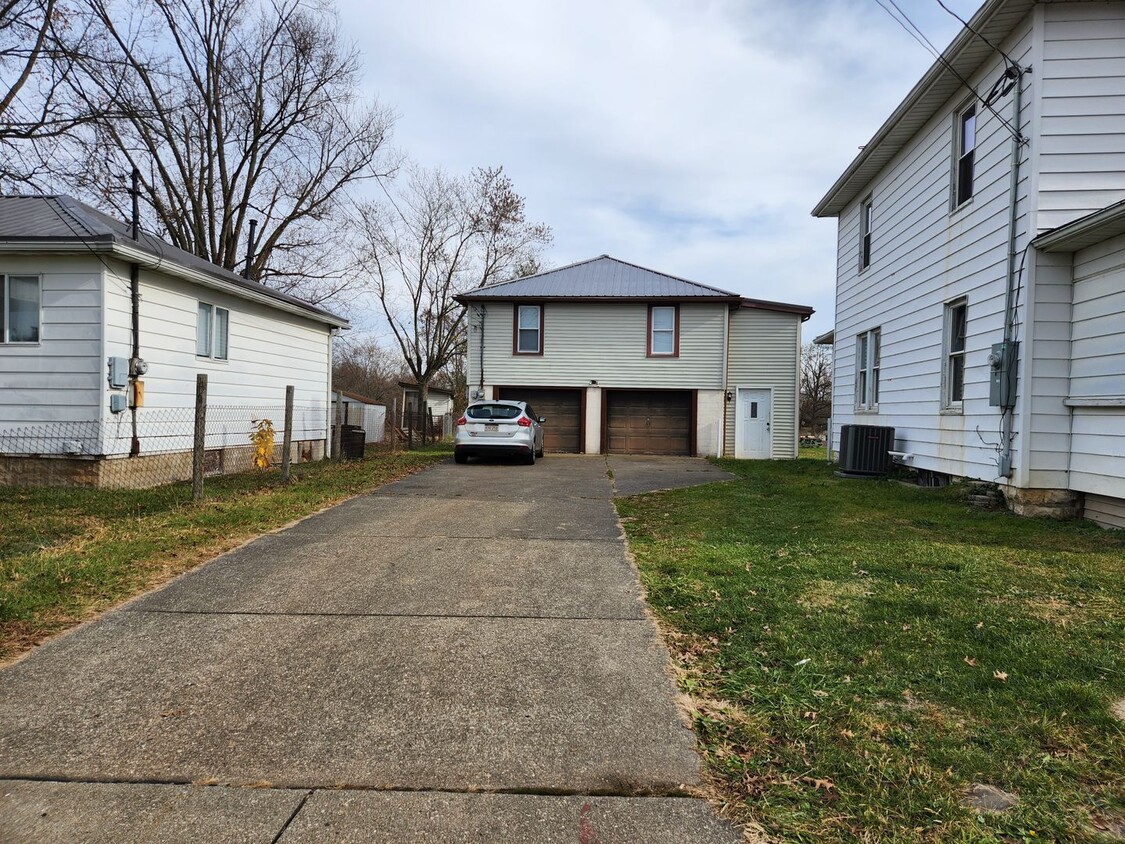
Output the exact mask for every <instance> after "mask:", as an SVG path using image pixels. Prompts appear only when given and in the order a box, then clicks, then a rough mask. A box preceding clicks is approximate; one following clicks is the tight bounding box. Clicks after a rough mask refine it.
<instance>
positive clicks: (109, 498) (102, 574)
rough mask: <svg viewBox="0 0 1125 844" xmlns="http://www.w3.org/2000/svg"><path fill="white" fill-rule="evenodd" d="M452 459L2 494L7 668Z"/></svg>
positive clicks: (0, 619) (0, 565)
mask: <svg viewBox="0 0 1125 844" xmlns="http://www.w3.org/2000/svg"><path fill="white" fill-rule="evenodd" d="M449 453H450V449H449V448H448V447H446V448H444V449H443V448H441V447H438V446H431V447H427V449H426V450H425V451H424V452H408V453H393V452H392V453H375V454H373V455H371V456H369V457H367V458H366V459H364V460H356V461H347V462H343V463H331V462H318V463H306V464H302V465H298V466H294V467H293V472H292V476H293V480H292V482H291V483H289V484H282V483H281V481H280V478H279V475H278V472H277V471H276V470H271V471H269V472H266V473H257V472H251V473H246V474H241V475H231V476H227V477H222V478H208V479H207V481H206V484H205V493H204V494H205V501H204V502H203V503H201V504H192V503H191V484H190V483H189V484H170V485H167V486H163V487H157V488H155V489H149V490H112V491H110V490H95V489H42V488H38V489H31V488H18V487H17V488H13V487H0V662H2V661H3V660H4V659H6V658H10V657H12V656H15V655H16V654H18V653H20V652H21V651H23V650H26V649H27V648H28V647H30V646H32V645H34V644H36V643H37V642H39V641H41V640H42V639H43V638H45V637H46V636H48V635H50V634H51V633H54V632H56V631H58V630H61V629H63V628H65V627H67V626H69V625H72V624H75V623H76V622H78V621H81V620H82V619H84V618H88V617H90V616H91V615H93V614H95V613H97V612H100V611H102V610H104V609H106V608H107V607H110V606H112V605H114V604H116V603H119V602H120V601H122V600H124V599H125V598H128V597H130V596H132V595H135V594H137V593H138V592H142V591H144V590H145V589H148V588H150V587H152V586H154V585H156V584H158V583H161V582H163V581H165V580H167V579H168V578H170V577H172V576H174V575H176V574H179V573H180V572H182V571H185V570H186V569H189V568H191V567H192V566H195V565H197V564H199V563H201V562H203V561H205V560H207V559H210V558H211V557H213V556H215V555H216V554H218V553H221V552H222V551H225V550H228V549H230V548H233V547H235V546H236V545H239V544H240V543H242V542H244V541H246V540H247V539H249V538H251V537H253V536H257V535H258V534H260V533H264V532H265V531H269V530H272V529H274V528H277V527H281V526H282V525H284V524H286V523H288V522H290V521H292V520H294V519H297V518H300V517H301V516H305V515H308V514H309V513H312V512H315V511H317V510H319V509H321V508H323V507H327V506H328V505H329V504H333V503H335V502H338V501H340V500H342V499H344V498H348V497H349V496H352V495H356V494H358V493H361V492H365V491H367V490H369V489H372V488H373V487H376V486H379V485H380V484H383V483H386V482H388V481H391V480H394V479H395V478H398V477H402V476H403V475H406V474H409V473H410V472H413V471H416V470H418V469H420V468H423V467H425V466H429V465H431V464H433V463H434V462H435V461H437V460H440V459H442V458H444V457H447V456H448V455H449Z"/></svg>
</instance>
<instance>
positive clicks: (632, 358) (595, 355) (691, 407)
mask: <svg viewBox="0 0 1125 844" xmlns="http://www.w3.org/2000/svg"><path fill="white" fill-rule="evenodd" d="M458 301H460V302H461V303H462V304H464V305H466V306H467V308H468V326H469V330H468V349H467V352H468V354H467V367H466V369H467V375H468V388H469V397H470V399H473V398H483V399H502V398H509V399H522V400H524V401H527V402H529V403H531V404H532V405H533V406H534V407H535V410H536V412H537V413H539V414H542V415H543V416H545V417H546V418H547V424H546V425H545V426H544V434H545V437H546V449H547V450H548V451H557V452H576V453H585V454H599V453H617V454H681V455H726V456H729V457H739V458H758V459H769V458H792V457H795V456H796V453H797V409H798V407H797V405H798V401H797V396H798V378H799V372H800V353H801V324H802V323H803V322H804V321H805V320H807V319H808V318H809V316H811V315H812V309H811V308H809V307H806V306H804V305H790V304H785V303H781V302H767V301H762V300H757V299H747V298H744V297H742V296H739V295H737V294H735V293H731V292H729V291H726V290H720V289H718V288H714V287H708V286H706V285H703V284H698V283H696V282H693V281H688V280H686V279H682V278H677V277H675V276H670V275H667V274H665V273H660V272H656V271H654V270H648V269H645V268H644V267H639V266H637V265H635V264H630V263H627V262H625V261H619V260H617V259H615V258H611V257H609V256H608V255H602V256H600V257H598V258H594V259H592V260H588V261H582V262H579V263H576V264H571V265H569V266H565V267H560V268H558V269H554V270H548V271H546V272H543V273H539V274H538V275H533V276H528V277H526V278H520V279H516V280H513V281H507V282H502V283H499V284H493V285H490V286H488V287H483V288H479V289H477V290H473V291H471V292H468V293H465V294H463V295H461V296H459V297H458Z"/></svg>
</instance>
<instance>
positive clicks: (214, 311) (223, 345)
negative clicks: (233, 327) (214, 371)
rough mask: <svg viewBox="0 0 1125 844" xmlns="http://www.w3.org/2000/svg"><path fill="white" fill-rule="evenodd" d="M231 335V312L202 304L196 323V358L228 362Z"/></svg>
mask: <svg viewBox="0 0 1125 844" xmlns="http://www.w3.org/2000/svg"><path fill="white" fill-rule="evenodd" d="M229 333H230V311H228V310H227V309H226V308H220V307H217V306H215V305H210V304H208V303H206V302H200V303H199V313H198V315H197V317H196V321H195V354H196V356H197V357H201V358H214V359H215V360H226V359H227V349H228V335H229Z"/></svg>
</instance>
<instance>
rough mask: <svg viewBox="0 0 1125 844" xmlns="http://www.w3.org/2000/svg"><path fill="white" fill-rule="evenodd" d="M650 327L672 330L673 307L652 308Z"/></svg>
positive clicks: (673, 322) (674, 314)
mask: <svg viewBox="0 0 1125 844" xmlns="http://www.w3.org/2000/svg"><path fill="white" fill-rule="evenodd" d="M652 327H653V329H654V330H666V331H672V330H673V329H675V327H676V309H675V308H653V309H652Z"/></svg>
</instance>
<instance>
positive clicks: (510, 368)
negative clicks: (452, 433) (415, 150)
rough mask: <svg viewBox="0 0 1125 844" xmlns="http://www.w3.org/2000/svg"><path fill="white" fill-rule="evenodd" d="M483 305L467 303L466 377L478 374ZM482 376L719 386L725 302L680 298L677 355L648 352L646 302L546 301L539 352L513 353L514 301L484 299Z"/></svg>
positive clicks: (553, 383) (543, 383) (491, 380)
mask: <svg viewBox="0 0 1125 844" xmlns="http://www.w3.org/2000/svg"><path fill="white" fill-rule="evenodd" d="M480 308H481V305H479V304H474V305H472V306H471V307H470V309H469V337H468V351H469V355H468V370H469V371H468V383H469V384H470V385H474V386H475V385H476V384H477V383H478V380H479V377H480V376H479V373H480V360H481V357H480V343H481V336H480V328H479V326H480V323H481V316H480ZM484 309H485V311H484V383H485V384H486V385H500V386H505V385H506V386H515V385H522V386H534V387H586V386H589V385H590V382H591V381H597V382H598V384H597V385H598V386H600V387H603V388H613V387H631V388H648V389H667V390H676V389H683V390H690V389H708V388H710V389H721V388H722V380H723V375H722V373H723V337H724V325H725V322H726V318H727V311H728V308H727V305H726V303H716V304H709V303H695V302H685V303H683V304H681V305H680V338H679V339H680V354H679V357H649V356H648V355H647V354H646V352H647V340H648V338H647V337H646V336H645V335H646V332H647V331H648V303H646V302H635V303H634V302H610V303H604V304H599V303H586V302H548V303H547V304H546V305H545V306H544V309H543V340H544V350H543V354H542V355H519V354H513V353H512V316H513V314H512V305H511V304H510V303H508V302H489V303H485V305H484Z"/></svg>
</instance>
